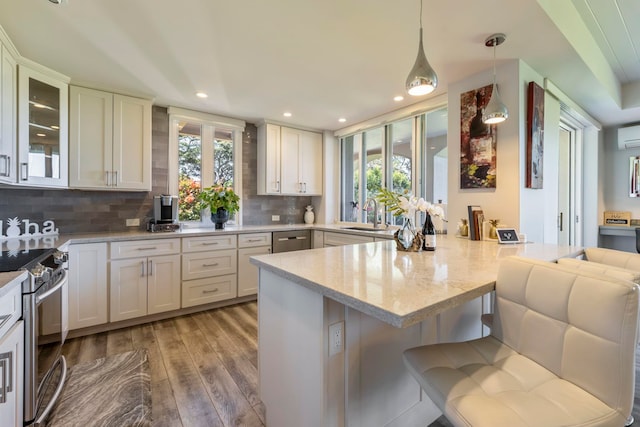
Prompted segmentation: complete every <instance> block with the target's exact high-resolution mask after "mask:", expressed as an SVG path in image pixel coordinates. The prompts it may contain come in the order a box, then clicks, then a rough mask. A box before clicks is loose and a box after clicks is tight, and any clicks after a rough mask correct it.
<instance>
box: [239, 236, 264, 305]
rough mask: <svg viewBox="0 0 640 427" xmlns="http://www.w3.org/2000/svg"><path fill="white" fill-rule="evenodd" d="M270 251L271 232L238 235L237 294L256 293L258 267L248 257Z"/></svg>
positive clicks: (242, 295) (240, 295)
mask: <svg viewBox="0 0 640 427" xmlns="http://www.w3.org/2000/svg"><path fill="white" fill-rule="evenodd" d="M270 253H271V233H251V234H240V235H239V236H238V296H239V297H244V296H247V295H255V294H257V293H258V267H256V266H255V265H253V264H251V262H250V261H249V258H250V257H252V256H254V255H265V254H270Z"/></svg>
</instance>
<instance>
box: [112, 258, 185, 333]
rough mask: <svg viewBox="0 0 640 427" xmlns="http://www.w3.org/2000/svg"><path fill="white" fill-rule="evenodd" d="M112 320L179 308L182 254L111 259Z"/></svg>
mask: <svg viewBox="0 0 640 427" xmlns="http://www.w3.org/2000/svg"><path fill="white" fill-rule="evenodd" d="M110 271H111V290H110V291H111V292H110V294H111V298H110V300H111V310H110V311H111V313H110V319H111V321H112V322H117V321H119V320H126V319H131V318H134V317H140V316H145V315H147V314H155V313H161V312H164V311H170V310H176V309H179V308H180V255H161V256H155V257H147V258H132V259H123V260H112V261H111V269H110Z"/></svg>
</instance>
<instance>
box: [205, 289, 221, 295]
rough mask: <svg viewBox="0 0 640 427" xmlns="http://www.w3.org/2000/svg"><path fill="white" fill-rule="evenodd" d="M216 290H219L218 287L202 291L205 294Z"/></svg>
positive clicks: (213, 292)
mask: <svg viewBox="0 0 640 427" xmlns="http://www.w3.org/2000/svg"><path fill="white" fill-rule="evenodd" d="M216 292H218V288H215V289H211V290H204V291H202V293H203V294H215V293H216Z"/></svg>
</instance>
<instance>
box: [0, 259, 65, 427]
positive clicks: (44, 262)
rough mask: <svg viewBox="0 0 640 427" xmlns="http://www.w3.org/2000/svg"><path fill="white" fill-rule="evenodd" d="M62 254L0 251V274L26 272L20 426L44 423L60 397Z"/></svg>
mask: <svg viewBox="0 0 640 427" xmlns="http://www.w3.org/2000/svg"><path fill="white" fill-rule="evenodd" d="M66 266H67V254H66V253H64V252H60V251H58V250H56V249H32V250H23V251H3V252H0V271H17V270H27V271H28V272H29V275H28V278H27V280H25V281H24V282H23V283H22V316H23V319H24V326H25V328H24V330H25V332H24V335H25V336H24V339H25V341H24V353H25V361H24V371H25V372H24V389H25V390H24V421H25V425H28V426H37V425H41V424H44V422H45V421H46V418H47V416H48V415H49V413H50V411H51V409H52V408H53V405H54V404H55V402H56V400H57V398H58V396H59V395H60V393H61V392H62V387H63V386H64V381H65V379H66V374H67V364H66V360H65V358H64V356H63V355H62V345H63V344H64V340H65V338H66V336H67V332H68V327H67V325H68V322H67V301H68V299H67V295H68V290H67V282H68V279H67V270H66Z"/></svg>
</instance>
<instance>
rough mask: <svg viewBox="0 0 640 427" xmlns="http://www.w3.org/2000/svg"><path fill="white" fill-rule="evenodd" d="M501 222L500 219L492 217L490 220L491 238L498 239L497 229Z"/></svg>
mask: <svg viewBox="0 0 640 427" xmlns="http://www.w3.org/2000/svg"><path fill="white" fill-rule="evenodd" d="M499 223H500V220H499V219H490V220H489V224H490V227H489V238H490V239H494V240H497V239H498V233H497V231H496V229H497V228H498V224H499Z"/></svg>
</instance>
